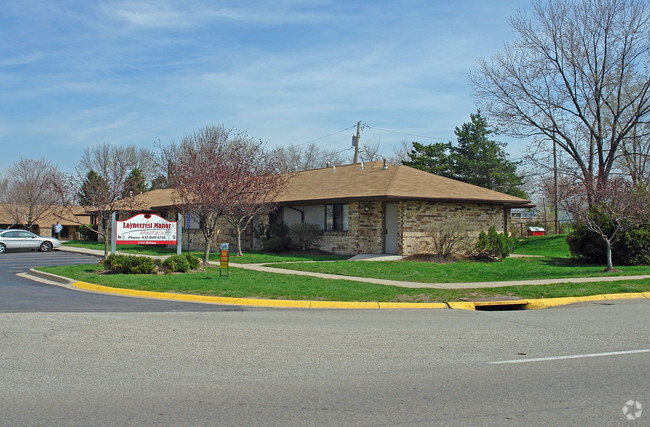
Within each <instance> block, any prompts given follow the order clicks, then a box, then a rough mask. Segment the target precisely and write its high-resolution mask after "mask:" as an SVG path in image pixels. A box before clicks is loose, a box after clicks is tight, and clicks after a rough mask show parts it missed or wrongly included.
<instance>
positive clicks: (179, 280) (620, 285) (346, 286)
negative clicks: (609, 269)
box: [38, 263, 650, 302]
mask: <svg viewBox="0 0 650 427" xmlns="http://www.w3.org/2000/svg"><path fill="white" fill-rule="evenodd" d="M369 264H373V263H369ZM38 270H42V271H47V272H50V273H54V274H58V275H61V276H65V277H69V278H73V279H76V280H81V281H84V282H89V283H94V284H98V285H106V286H113V287H118V288H128V289H137V290H146V291H158V292H177V293H187V294H199V295H216V296H223V297H235V298H238V297H251V298H271V299H290V300H312V301H313V300H318V301H380V302H448V301H458V300H459V299H460V298H464V297H468V298H485V297H491V296H518V297H521V298H554V297H567V296H584V295H597V294H602V293H620V292H648V291H650V279H646V280H637V281H625V280H621V281H617V282H606V283H603V282H597V283H580V284H557V285H540V286H509V287H504V288H478V289H461V290H441V289H426V288H416V289H409V288H400V287H396V286H383V285H375V284H368V283H359V282H351V281H346V280H327V279H319V278H315V277H306V276H294V275H284V274H273V273H263V272H256V271H250V270H244V269H241V268H236V267H232V268H231V269H230V277H229V278H225V277H221V278H220V277H219V273H218V270H217V269H216V268H207V269H206V270H205V271H201V272H194V273H186V274H168V275H157V276H153V275H122V274H112V275H103V274H99V271H100V270H101V267H100V266H99V265H75V266H59V267H42V268H38Z"/></svg>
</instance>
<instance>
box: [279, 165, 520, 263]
mask: <svg viewBox="0 0 650 427" xmlns="http://www.w3.org/2000/svg"><path fill="white" fill-rule="evenodd" d="M277 202H278V203H279V205H280V208H279V210H278V211H277V212H276V214H275V220H276V221H278V222H282V223H284V224H286V225H290V224H292V223H295V222H308V223H313V224H318V225H320V226H321V227H322V229H323V234H322V236H321V238H320V239H319V241H318V242H317V246H318V248H319V249H321V250H324V251H328V252H334V253H341V254H362V253H369V254H378V253H387V254H399V255H405V256H408V255H413V254H419V253H431V252H432V244H433V239H432V237H431V234H432V227H433V225H434V224H435V223H439V222H444V221H445V220H447V219H448V218H449V216H450V215H455V214H458V215H461V216H462V217H463V218H464V219H465V224H466V225H467V229H466V230H465V231H466V232H467V233H468V234H470V235H474V236H478V233H479V232H481V231H483V230H487V229H488V228H489V227H490V226H495V227H496V229H497V231H500V232H506V233H507V232H508V227H509V218H510V209H512V208H513V207H522V206H529V205H530V202H529V201H528V200H524V199H521V198H518V197H514V196H510V195H508V194H503V193H499V192H496V191H492V190H488V189H486V188H482V187H477V186H475V185H471V184H467V183H464V182H460V181H457V180H453V179H449V178H444V177H441V176H438V175H434V174H431V173H428V172H424V171H421V170H418V169H414V168H411V167H408V166H402V165H391V164H387V163H385V162H381V161H378V162H369V163H365V164H352V165H346V166H338V167H329V168H323V169H316V170H309V171H304V172H297V173H295V174H294V175H293V176H292V177H291V179H290V180H289V184H288V186H287V188H286V189H285V190H284V191H283V192H282V194H280V196H279V197H278V199H277Z"/></svg>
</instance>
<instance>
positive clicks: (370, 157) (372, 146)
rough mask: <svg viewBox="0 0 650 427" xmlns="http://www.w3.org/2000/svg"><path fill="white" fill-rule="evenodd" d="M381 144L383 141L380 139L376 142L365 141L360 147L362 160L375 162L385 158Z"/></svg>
mask: <svg viewBox="0 0 650 427" xmlns="http://www.w3.org/2000/svg"><path fill="white" fill-rule="evenodd" d="M380 145H381V143H380V141H379V140H377V141H376V142H366V143H364V144H363V145H362V146H361V147H359V154H360V157H361V160H363V161H364V162H374V161H376V160H381V159H382V158H383V154H382V152H381V148H380Z"/></svg>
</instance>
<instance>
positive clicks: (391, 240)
mask: <svg viewBox="0 0 650 427" xmlns="http://www.w3.org/2000/svg"><path fill="white" fill-rule="evenodd" d="M397 205H398V204H397V203H386V204H385V205H384V220H385V227H386V229H385V234H386V239H385V240H384V242H385V248H384V252H386V253H387V254H397V253H398V252H399V245H398V241H397V240H398V239H397Z"/></svg>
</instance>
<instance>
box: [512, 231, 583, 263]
mask: <svg viewBox="0 0 650 427" xmlns="http://www.w3.org/2000/svg"><path fill="white" fill-rule="evenodd" d="M513 253H515V254H519V255H542V256H546V257H551V258H569V257H570V256H571V252H570V251H569V245H568V244H567V242H566V234H560V235H557V236H533V237H524V238H520V239H516V240H515V248H514V250H513Z"/></svg>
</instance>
